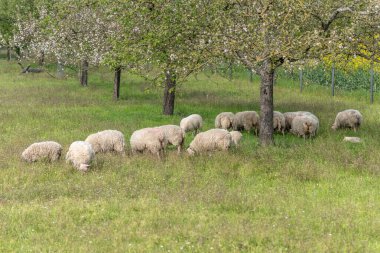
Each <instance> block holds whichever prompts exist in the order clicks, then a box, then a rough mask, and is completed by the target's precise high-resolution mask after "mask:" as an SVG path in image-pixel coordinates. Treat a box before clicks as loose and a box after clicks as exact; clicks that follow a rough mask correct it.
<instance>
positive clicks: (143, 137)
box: [130, 127, 165, 159]
mask: <svg viewBox="0 0 380 253" xmlns="http://www.w3.org/2000/svg"><path fill="white" fill-rule="evenodd" d="M130 144H131V149H132V153H133V154H136V153H143V152H144V151H148V152H150V153H152V154H154V155H157V156H158V158H159V159H161V157H162V154H163V151H164V147H165V135H164V132H163V130H162V129H160V128H158V127H154V128H143V129H140V130H137V131H134V132H133V134H132V136H131V139H130Z"/></svg>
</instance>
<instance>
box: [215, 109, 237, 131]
mask: <svg viewBox="0 0 380 253" xmlns="http://www.w3.org/2000/svg"><path fill="white" fill-rule="evenodd" d="M234 117H235V115H234V114H233V113H232V112H222V113H219V114H218V115H217V116H216V118H215V128H223V129H226V130H227V129H230V128H232V123H233V121H234Z"/></svg>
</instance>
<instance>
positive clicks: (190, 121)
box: [179, 114, 203, 135]
mask: <svg viewBox="0 0 380 253" xmlns="http://www.w3.org/2000/svg"><path fill="white" fill-rule="evenodd" d="M202 124H203V119H202V117H201V116H200V115H199V114H191V115H190V116H188V117H186V118H183V119H182V120H181V122H180V124H179V126H180V127H181V128H182V129H183V131H185V133H187V132H191V131H194V135H196V134H197V133H198V132H199V130H200V129H201V128H202Z"/></svg>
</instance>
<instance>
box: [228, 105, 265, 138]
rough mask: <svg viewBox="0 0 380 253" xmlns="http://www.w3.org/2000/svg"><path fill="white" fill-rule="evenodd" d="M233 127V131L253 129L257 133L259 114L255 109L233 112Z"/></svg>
mask: <svg viewBox="0 0 380 253" xmlns="http://www.w3.org/2000/svg"><path fill="white" fill-rule="evenodd" d="M232 126H233V129H234V130H235V131H242V130H246V131H248V132H249V131H251V130H252V129H254V131H255V134H256V135H257V134H258V132H259V129H260V116H259V114H258V113H257V112H255V111H244V112H238V113H236V114H235V117H234V121H233V124H232Z"/></svg>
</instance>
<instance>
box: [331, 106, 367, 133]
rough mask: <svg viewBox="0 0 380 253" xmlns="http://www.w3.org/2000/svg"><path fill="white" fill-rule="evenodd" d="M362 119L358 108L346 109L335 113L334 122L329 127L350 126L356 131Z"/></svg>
mask: <svg viewBox="0 0 380 253" xmlns="http://www.w3.org/2000/svg"><path fill="white" fill-rule="evenodd" d="M362 121H363V116H362V114H361V113H360V112H359V111H358V110H354V109H348V110H345V111H342V112H339V113H338V114H337V115H336V118H335V122H334V124H333V125H332V127H331V128H332V129H334V130H336V129H338V128H351V129H354V131H355V132H356V130H358V129H359V127H360V125H361V123H362Z"/></svg>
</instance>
